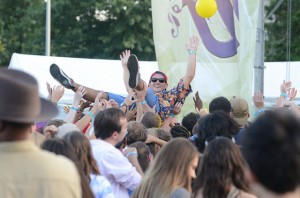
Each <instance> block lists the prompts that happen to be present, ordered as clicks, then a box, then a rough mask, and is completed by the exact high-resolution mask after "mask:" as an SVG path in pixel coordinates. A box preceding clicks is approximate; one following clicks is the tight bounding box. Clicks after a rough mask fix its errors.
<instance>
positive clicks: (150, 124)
mask: <svg viewBox="0 0 300 198" xmlns="http://www.w3.org/2000/svg"><path fill="white" fill-rule="evenodd" d="M141 123H142V124H143V125H144V126H145V127H146V128H147V129H148V128H159V127H160V126H161V118H160V116H159V115H158V114H157V113H153V112H146V113H144V115H143V117H142V119H141Z"/></svg>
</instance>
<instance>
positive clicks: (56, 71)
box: [50, 64, 71, 88]
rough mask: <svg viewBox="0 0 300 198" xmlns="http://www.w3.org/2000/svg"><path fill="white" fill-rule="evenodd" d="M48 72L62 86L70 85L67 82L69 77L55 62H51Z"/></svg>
mask: <svg viewBox="0 0 300 198" xmlns="http://www.w3.org/2000/svg"><path fill="white" fill-rule="evenodd" d="M50 74H51V76H52V77H53V78H54V79H55V80H57V81H58V82H59V83H60V84H61V85H62V86H64V87H66V88H69V87H70V86H71V85H70V82H69V78H68V77H66V76H64V72H63V71H62V70H61V69H60V68H59V67H58V66H57V65H56V64H52V65H51V66H50Z"/></svg>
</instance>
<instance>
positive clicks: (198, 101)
mask: <svg viewBox="0 0 300 198" xmlns="http://www.w3.org/2000/svg"><path fill="white" fill-rule="evenodd" d="M193 100H194V104H195V109H198V110H199V111H200V109H202V108H203V102H202V100H201V98H200V97H199V92H198V91H197V92H196V93H195V96H194V97H193Z"/></svg>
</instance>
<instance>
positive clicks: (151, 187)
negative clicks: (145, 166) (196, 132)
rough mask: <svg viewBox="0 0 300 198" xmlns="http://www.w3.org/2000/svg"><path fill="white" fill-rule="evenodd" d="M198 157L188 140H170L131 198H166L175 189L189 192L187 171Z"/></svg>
mask: <svg viewBox="0 0 300 198" xmlns="http://www.w3.org/2000/svg"><path fill="white" fill-rule="evenodd" d="M198 156H199V153H198V151H197V149H196V147H195V146H194V145H193V144H192V143H190V142H189V140H187V139H185V138H175V139H173V140H171V141H170V142H169V143H167V144H166V145H165V146H163V148H162V149H161V150H160V152H159V153H158V155H157V156H156V158H155V160H154V161H153V164H151V165H150V167H149V170H148V171H147V172H146V174H145V176H144V178H143V180H142V182H141V183H140V185H139V186H138V188H137V189H136V190H135V192H134V195H133V196H132V198H139V197H143V198H162V197H168V196H170V194H171V193H172V191H173V190H175V189H176V188H185V189H186V190H188V191H189V192H191V179H189V177H188V169H189V167H190V165H191V163H192V161H193V160H194V159H195V157H198Z"/></svg>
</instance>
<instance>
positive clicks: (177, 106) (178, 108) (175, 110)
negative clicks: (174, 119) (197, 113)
mask: <svg viewBox="0 0 300 198" xmlns="http://www.w3.org/2000/svg"><path fill="white" fill-rule="evenodd" d="M181 108H182V104H181V102H177V103H176V104H175V106H174V108H173V109H172V110H171V113H173V114H174V115H178V114H180V113H181Z"/></svg>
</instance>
